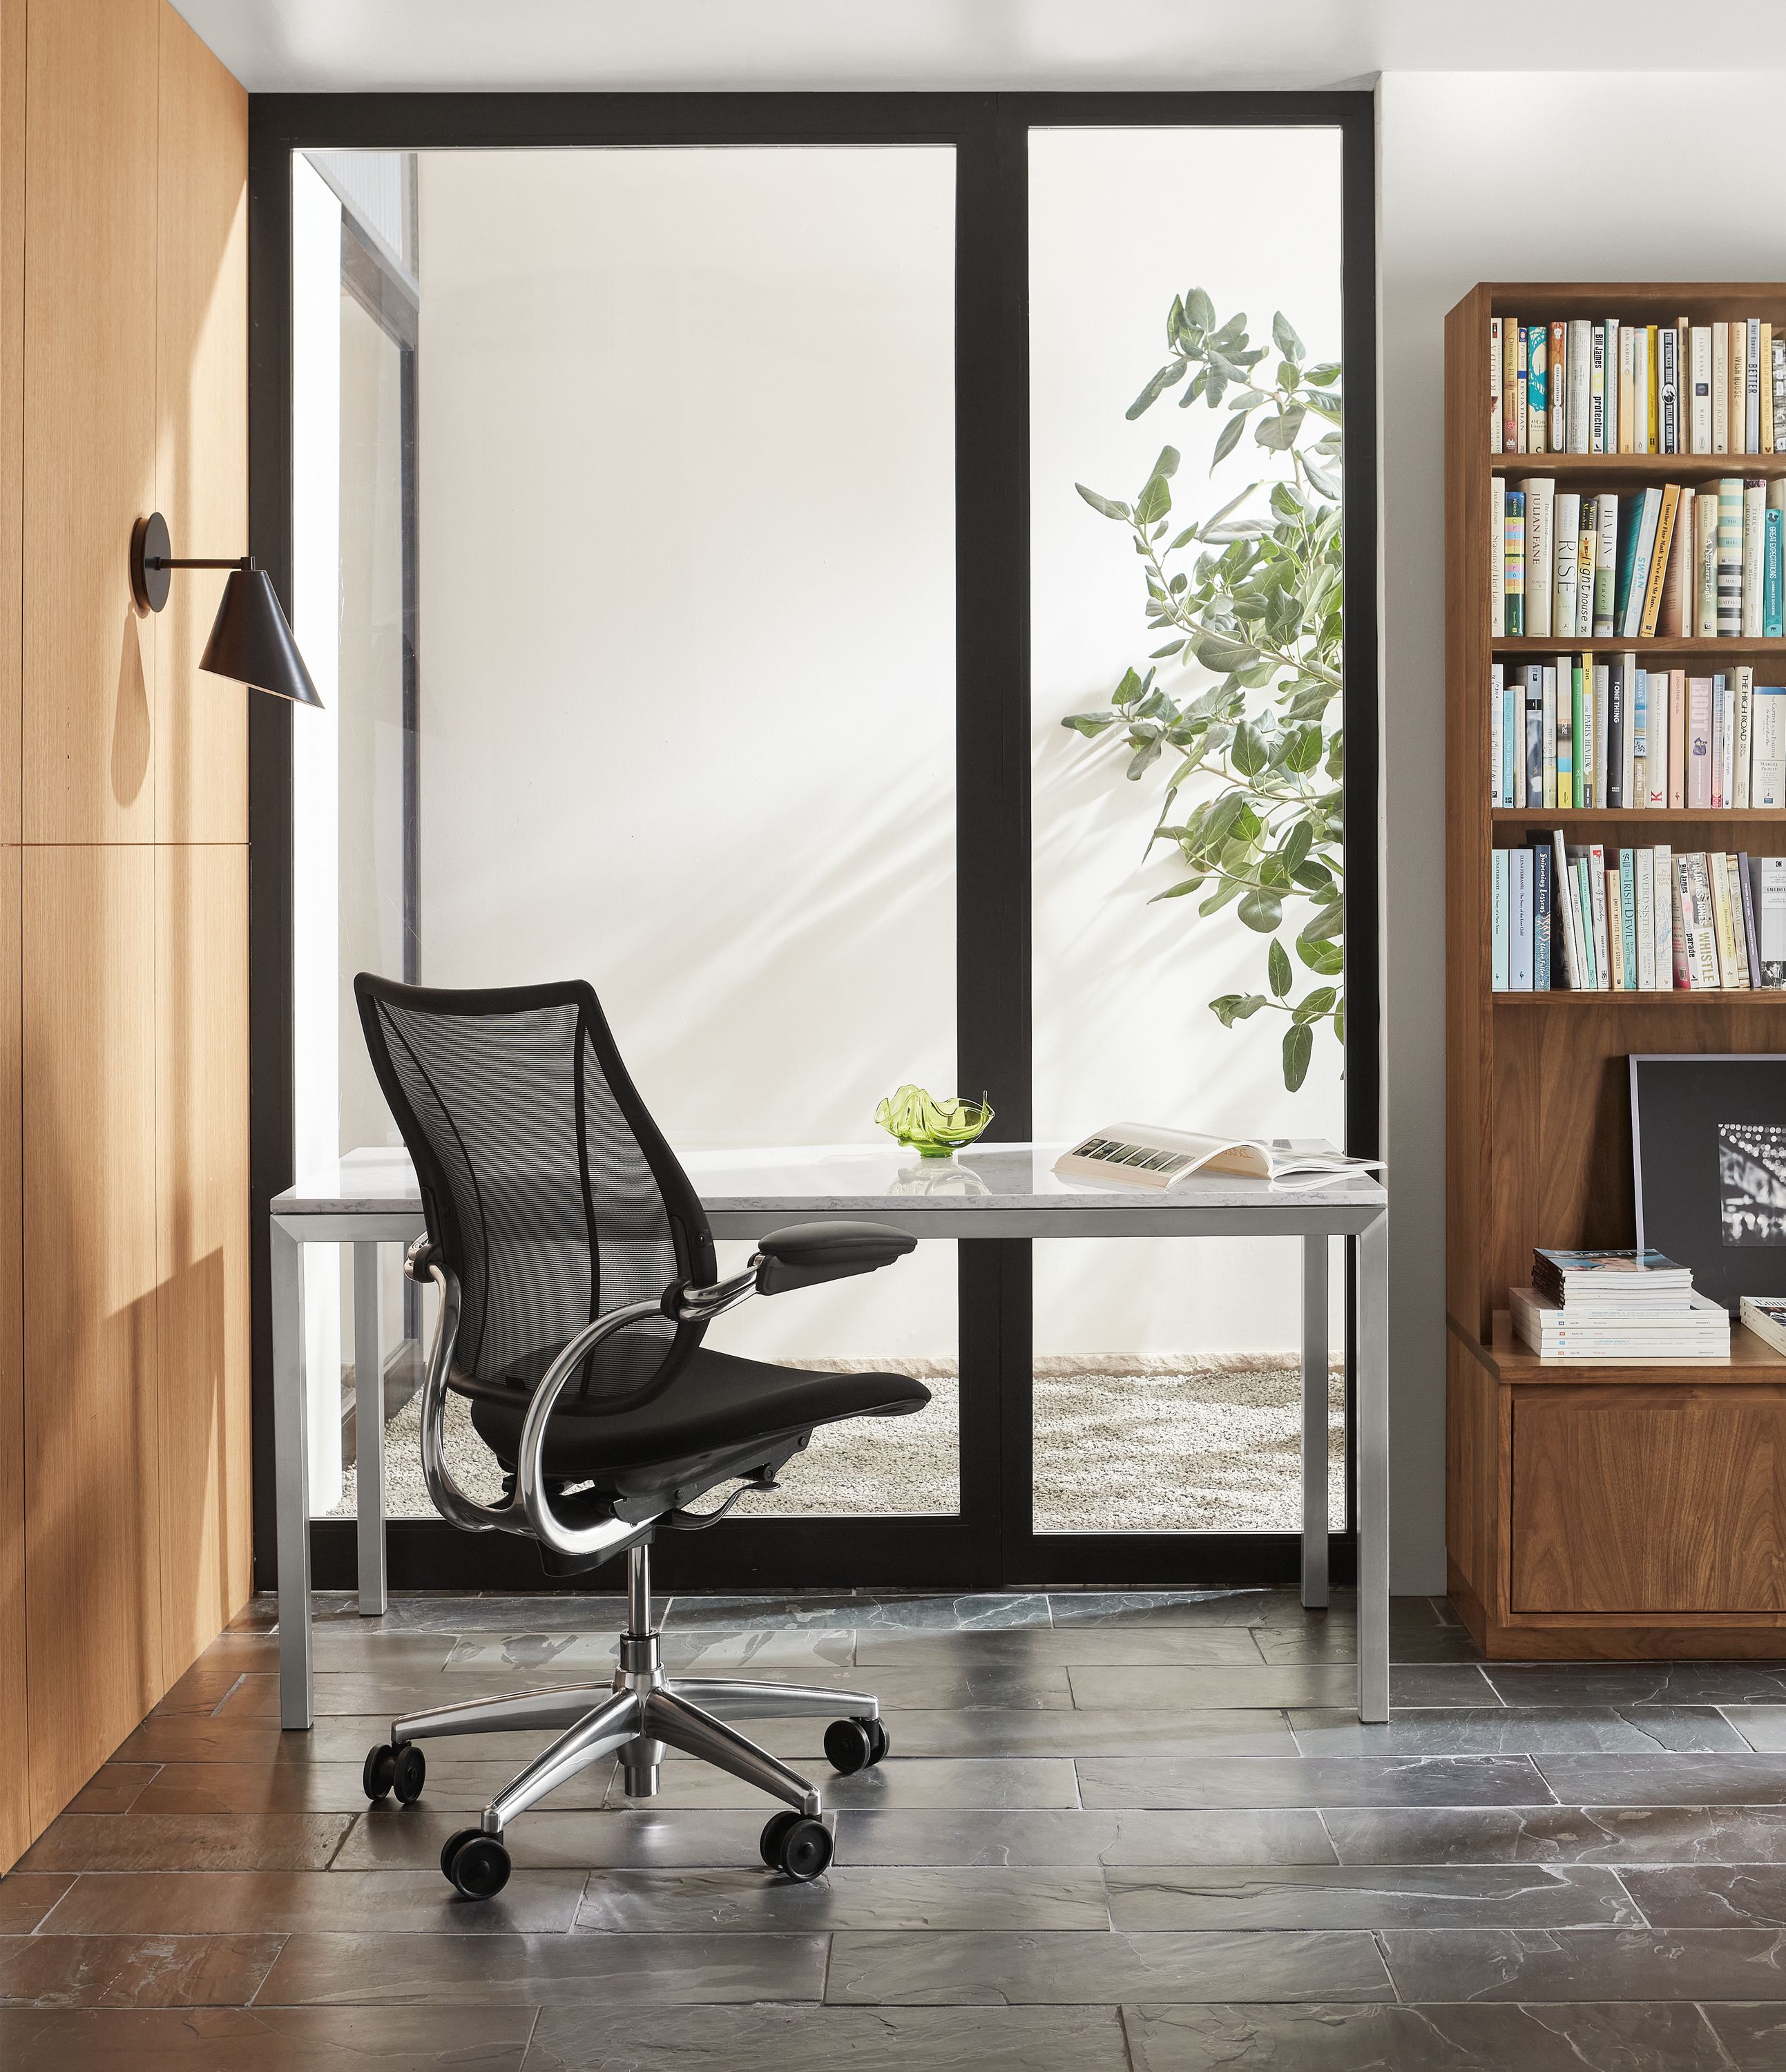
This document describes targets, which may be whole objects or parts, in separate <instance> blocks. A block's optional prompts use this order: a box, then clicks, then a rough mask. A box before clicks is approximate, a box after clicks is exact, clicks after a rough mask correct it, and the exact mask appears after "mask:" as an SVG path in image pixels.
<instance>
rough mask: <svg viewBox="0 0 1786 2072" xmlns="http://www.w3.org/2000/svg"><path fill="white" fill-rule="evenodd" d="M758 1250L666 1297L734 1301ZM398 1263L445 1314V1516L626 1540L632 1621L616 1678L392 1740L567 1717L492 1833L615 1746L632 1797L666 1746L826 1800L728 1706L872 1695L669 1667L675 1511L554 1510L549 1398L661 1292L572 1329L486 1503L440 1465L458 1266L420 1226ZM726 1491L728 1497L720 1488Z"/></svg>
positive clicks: (427, 1720) (806, 1811)
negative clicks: (665, 1614) (669, 1542)
mask: <svg viewBox="0 0 1786 2072" xmlns="http://www.w3.org/2000/svg"><path fill="white" fill-rule="evenodd" d="M765 1264H766V1260H765V1256H764V1255H763V1254H762V1252H758V1253H757V1254H755V1255H754V1256H753V1257H752V1259H751V1260H750V1262H749V1264H748V1265H747V1266H746V1267H745V1270H744V1271H743V1272H741V1273H739V1274H737V1275H735V1276H733V1278H732V1279H731V1280H729V1281H716V1282H715V1283H714V1284H713V1285H712V1286H711V1287H708V1288H688V1287H684V1288H683V1289H680V1292H679V1293H676V1295H675V1297H674V1301H673V1305H672V1306H673V1313H674V1315H675V1320H676V1321H677V1322H680V1323H697V1322H701V1323H704V1322H706V1321H707V1320H708V1318H713V1317H717V1316H720V1315H721V1314H722V1313H724V1312H725V1311H726V1310H728V1309H736V1308H737V1305H739V1304H740V1303H741V1302H744V1301H748V1300H749V1297H751V1296H753V1295H754V1294H755V1293H757V1292H758V1288H757V1282H758V1273H759V1272H760V1270H761V1269H762V1267H763V1266H764V1265H765ZM404 1272H406V1273H408V1274H409V1277H410V1278H411V1279H412V1280H413V1281H424V1280H431V1281H433V1283H434V1285H435V1286H436V1287H437V1289H439V1290H440V1297H441V1313H440V1324H439V1327H438V1329H437V1330H436V1332H435V1334H434V1342H433V1347H432V1348H431V1350H430V1351H429V1359H428V1371H427V1374H426V1376H425V1379H424V1380H423V1383H422V1398H421V1461H422V1472H423V1474H424V1477H425V1479H426V1482H427V1484H428V1490H429V1495H430V1496H432V1497H433V1500H434V1502H435V1503H436V1504H437V1506H438V1507H439V1509H440V1511H441V1515H442V1516H443V1517H445V1518H448V1519H450V1520H451V1521H452V1522H453V1523H454V1524H455V1525H457V1526H459V1527H462V1528H463V1529H464V1530H465V1531H469V1532H515V1533H519V1534H521V1535H523V1536H525V1537H526V1538H528V1539H532V1540H538V1541H539V1542H540V1544H541V1545H542V1546H545V1547H549V1548H552V1549H553V1551H554V1552H556V1553H559V1554H561V1555H566V1556H573V1557H576V1556H584V1557H587V1556H597V1557H600V1556H609V1555H614V1554H618V1553H620V1552H622V1551H624V1552H625V1553H626V1631H625V1632H624V1633H622V1634H621V1636H620V1659H619V1664H618V1667H617V1668H616V1669H615V1671H614V1677H613V1680H612V1682H611V1683H606V1684H597V1683H589V1684H573V1685H569V1686H566V1687H564V1688H558V1689H553V1690H546V1691H518V1692H511V1693H509V1694H507V1695H505V1696H500V1697H493V1698H474V1699H471V1700H468V1701H467V1702H466V1703H465V1704H458V1705H441V1706H437V1707H436V1708H434V1709H433V1710H432V1711H429V1712H415V1713H412V1714H410V1715H409V1716H408V1717H406V1718H403V1719H398V1720H392V1723H391V1745H392V1747H393V1748H395V1749H400V1748H402V1747H403V1746H404V1745H405V1744H406V1743H408V1742H410V1741H424V1740H430V1739H433V1737H436V1736H442V1735H447V1734H486V1733H503V1732H505V1731H506V1732H515V1731H519V1732H523V1733H524V1732H526V1731H528V1729H535V1728H552V1727H557V1728H561V1729H563V1732H561V1733H560V1735H559V1737H558V1738H557V1739H556V1741H553V1742H552V1744H551V1745H549V1746H548V1747H547V1748H545V1749H543V1750H542V1751H541V1752H540V1754H538V1755H537V1756H536V1757H534V1759H533V1761H532V1762H530V1763H529V1764H528V1766H527V1767H526V1769H524V1770H522V1771H521V1772H520V1774H519V1775H518V1776H517V1777H516V1778H515V1779H514V1780H513V1782H511V1783H509V1784H507V1785H506V1786H504V1787H503V1790H500V1791H499V1792H498V1793H497V1794H496V1795H495V1798H494V1799H491V1802H490V1803H489V1804H488V1805H487V1807H485V1808H484V1809H483V1813H482V1819H481V1820H480V1822H479V1825H480V1827H481V1828H482V1831H483V1832H484V1833H485V1834H486V1835H488V1836H492V1837H493V1838H495V1839H496V1840H500V1839H501V1837H502V1834H503V1829H504V1828H505V1827H507V1825H508V1823H509V1822H510V1821H511V1820H512V1819H515V1816H516V1815H517V1814H520V1813H524V1812H525V1811H527V1809H528V1807H530V1806H534V1805H536V1804H537V1803H539V1802H540V1799H544V1797H545V1796H546V1795H547V1794H548V1793H549V1792H552V1791H554V1790H556V1789H557V1788H558V1786H560V1785H561V1784H563V1783H564V1782H565V1781H566V1780H567V1779H568V1778H572V1777H574V1776H575V1775H576V1774H577V1772H578V1771H579V1770H585V1769H587V1768H588V1767H589V1765H590V1764H591V1763H594V1762H600V1761H601V1760H602V1758H603V1757H608V1756H614V1755H618V1757H619V1758H620V1762H621V1768H622V1774H623V1777H624V1780H625V1787H626V1794H627V1796H628V1797H629V1798H632V1799H647V1798H650V1797H651V1795H652V1794H654V1793H655V1791H656V1790H657V1788H658V1767H659V1764H660V1763H661V1762H663V1752H664V1750H665V1749H667V1748H668V1749H676V1750H677V1751H678V1752H679V1753H682V1754H684V1755H692V1756H695V1757H699V1758H700V1761H701V1762H708V1763H711V1764H712V1765H713V1766H714V1767H715V1768H716V1769H717V1770H725V1771H728V1772H729V1774H731V1775H733V1777H737V1778H742V1779H743V1780H744V1781H745V1782H746V1783H747V1784H753V1785H755V1786H757V1787H758V1789H759V1790H763V1791H766V1792H767V1793H769V1794H770V1796H771V1797H773V1798H776V1799H781V1800H782V1801H783V1802H784V1803H786V1805H788V1806H790V1807H792V1808H793V1809H794V1811H795V1812H796V1813H798V1814H800V1815H806V1816H809V1817H813V1818H816V1817H818V1815H819V1814H820V1813H821V1812H822V1811H823V1807H822V1804H821V1801H820V1794H819V1790H818V1789H817V1787H816V1786H814V1785H812V1784H811V1783H809V1782H807V1779H806V1778H803V1777H802V1776H800V1775H799V1774H797V1773H796V1772H795V1771H794V1770H790V1769H789V1768H788V1766H787V1765H786V1763H784V1762H779V1761H778V1759H777V1758H776V1757H774V1756H773V1755H771V1754H770V1753H769V1751H768V1750H767V1749H762V1748H759V1747H758V1745H757V1744H756V1743H755V1742H754V1741H749V1740H748V1739H746V1737H745V1736H744V1735H742V1734H741V1733H737V1731H736V1729H733V1728H732V1727H729V1726H728V1725H726V1716H727V1715H728V1714H729V1715H730V1716H732V1717H733V1718H735V1719H758V1720H761V1719H795V1718H811V1717H815V1716H827V1715H828V1716H833V1717H836V1716H843V1717H845V1718H850V1719H856V1720H863V1721H868V1720H878V1719H879V1718H880V1716H881V1708H880V1705H879V1704H878V1703H877V1700H875V1699H874V1698H873V1697H872V1696H868V1695H867V1694H866V1693H864V1692H860V1691H837V1690H828V1689H826V1688H823V1687H822V1686H819V1685H813V1684H792V1683H757V1682H752V1681H750V1680H749V1679H745V1678H742V1677H723V1678H721V1677H711V1676H677V1677H667V1676H666V1675H664V1672H663V1649H662V1645H661V1638H660V1635H659V1632H658V1630H657V1628H656V1627H655V1626H653V1624H652V1623H651V1550H650V1545H649V1542H650V1540H651V1534H652V1533H653V1531H655V1529H656V1527H658V1526H659V1525H660V1524H662V1523H664V1522H665V1520H666V1519H667V1518H669V1517H670V1516H671V1515H672V1514H671V1511H670V1510H669V1509H668V1507H666V1508H665V1509H664V1510H663V1511H657V1512H654V1513H653V1514H652V1515H650V1516H648V1517H646V1518H643V1519H622V1518H618V1517H614V1518H608V1519H601V1520H598V1521H597V1523H594V1524H593V1525H589V1526H584V1527H576V1526H573V1525H570V1524H569V1523H567V1522H566V1521H565V1519H562V1518H560V1516H559V1515H557V1513H556V1512H555V1511H554V1510H553V1509H552V1497H551V1493H550V1490H548V1486H547V1481H546V1475H545V1469H544V1457H545V1442H546V1428H547V1426H548V1424H549V1422H550V1420H551V1417H552V1408H553V1406H554V1405H555V1404H556V1402H557V1400H558V1398H559V1396H560V1395H561V1394H562V1393H563V1392H564V1390H565V1386H566V1384H567V1383H569V1380H570V1379H571V1376H572V1375H573V1374H574V1373H575V1372H576V1371H577V1367H579V1366H580V1365H581V1363H582V1361H583V1359H585V1356H586V1355H588V1354H589V1352H590V1351H591V1350H593V1348H594V1347H595V1346H598V1345H599V1344H600V1343H601V1341H602V1340H603V1339H604V1338H608V1337H610V1336H611V1335H612V1334H614V1332H616V1331H620V1330H625V1329H626V1326H628V1325H629V1324H634V1323H638V1322H642V1321H643V1319H644V1318H647V1317H656V1316H663V1315H664V1314H666V1313H670V1312H667V1310H666V1308H665V1305H664V1303H663V1302H662V1301H652V1302H632V1303H628V1304H626V1305H625V1306H624V1307H622V1308H620V1309H610V1310H607V1311H606V1312H605V1313H603V1314H602V1315H601V1316H599V1317H597V1318H595V1319H594V1321H593V1322H591V1323H589V1324H588V1325H586V1326H585V1327H584V1328H583V1330H581V1331H579V1332H578V1333H577V1336H576V1337H575V1338H572V1339H571V1340H570V1342H569V1343H568V1344H567V1345H566V1346H565V1349H564V1350H563V1351H562V1352H560V1354H559V1355H558V1357H557V1358H556V1359H555V1360H554V1361H553V1362H552V1365H551V1367H548V1369H547V1371H546V1373H545V1375H544V1379H542V1380H541V1382H540V1386H539V1387H538V1388H536V1390H535V1391H534V1393H533V1396H532V1400H531V1401H530V1402H529V1404H528V1413H527V1417H526V1420H525V1422H524V1423H523V1426H522V1431H521V1444H520V1449H519V1458H518V1459H517V1460H516V1461H515V1492H514V1494H513V1495H512V1496H511V1498H510V1499H509V1500H508V1502H507V1503H505V1504H502V1505H491V1504H484V1503H478V1501H477V1500H476V1499H475V1498H472V1497H469V1496H467V1495H466V1493H465V1492H464V1490H462V1489H461V1488H460V1487H459V1486H458V1483H457V1482H454V1479H453V1477H452V1474H451V1471H450V1469H449V1468H448V1466H447V1464H446V1445H445V1434H446V1421H445V1420H446V1396H447V1376H448V1374H449V1373H450V1371H451V1367H452V1363H453V1352H454V1345H455V1342H456V1341H457V1339H458V1329H459V1309H460V1296H459V1284H458V1276H456V1275H454V1273H453V1272H451V1271H450V1268H447V1267H445V1265H443V1264H441V1260H440V1258H439V1256H438V1255H437V1252H436V1251H435V1248H434V1247H433V1244H431V1243H430V1242H429V1239H427V1238H425V1237H422V1238H418V1239H417V1240H416V1242H415V1243H414V1244H413V1245H411V1246H410V1248H409V1254H408V1256H407V1258H406V1259H405V1260H404ZM740 1494H741V1492H740ZM731 1501H735V1498H734V1499H729V1500H728V1502H731ZM721 1508H725V1507H723V1506H722V1507H721ZM708 1515H717V1514H716V1513H713V1514H708ZM690 1522H694V1521H692V1520H691V1521H690Z"/></svg>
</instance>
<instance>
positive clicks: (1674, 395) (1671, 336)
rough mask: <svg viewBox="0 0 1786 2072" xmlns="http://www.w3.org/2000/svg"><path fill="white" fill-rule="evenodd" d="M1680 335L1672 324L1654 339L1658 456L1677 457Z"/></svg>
mask: <svg viewBox="0 0 1786 2072" xmlns="http://www.w3.org/2000/svg"><path fill="white" fill-rule="evenodd" d="M1679 343H1680V334H1679V333H1678V332H1677V331H1676V330H1675V328H1674V327H1673V325H1672V324H1665V325H1663V326H1662V327H1661V329H1660V330H1659V331H1658V332H1657V339H1656V351H1657V370H1656V426H1657V434H1658V436H1657V443H1656V450H1657V452H1658V453H1665V454H1677V453H1678V452H1679V451H1680V450H1681V415H1680V413H1681V370H1680V368H1679V365H1678V364H1677V360H1676V355H1677V352H1678V350H1679Z"/></svg>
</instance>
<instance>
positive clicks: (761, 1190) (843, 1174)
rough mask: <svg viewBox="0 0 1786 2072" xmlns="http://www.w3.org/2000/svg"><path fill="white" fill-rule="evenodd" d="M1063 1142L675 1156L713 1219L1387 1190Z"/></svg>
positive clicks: (398, 1198)
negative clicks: (1244, 1172) (1154, 1180)
mask: <svg viewBox="0 0 1786 2072" xmlns="http://www.w3.org/2000/svg"><path fill="white" fill-rule="evenodd" d="M1065 1149H1067V1146H1066V1145H1065V1144H1042V1145H1030V1144H994V1145H984V1146H982V1147H980V1148H979V1149H975V1150H970V1151H964V1152H961V1153H958V1154H957V1155H956V1156H955V1157H953V1158H948V1159H940V1158H920V1157H918V1155H917V1154H916V1153H908V1152H904V1151H901V1150H900V1149H898V1148H897V1146H896V1145H879V1144H827V1145H794V1146H787V1147H782V1146H767V1147H764V1148H761V1149H757V1148H751V1149H715V1150H686V1151H679V1152H678V1153H677V1154H676V1155H677V1157H679V1158H680V1160H681V1161H682V1165H683V1170H684V1171H685V1172H686V1173H687V1174H688V1178H689V1179H690V1180H691V1181H692V1183H693V1185H694V1187H695V1190H696V1193H697V1194H699V1195H700V1198H701V1202H702V1204H703V1206H704V1207H705V1208H706V1210H707V1212H708V1215H712V1216H725V1217H728V1218H735V1217H741V1216H758V1215H763V1216H786V1217H788V1218H795V1217H798V1216H799V1215H803V1214H804V1215H812V1214H813V1213H815V1211H823V1212H824V1213H826V1214H828V1215H845V1214H860V1215H872V1214H874V1213H875V1212H876V1211H881V1212H883V1213H885V1212H888V1211H897V1215H898V1217H899V1219H900V1220H901V1222H904V1221H905V1219H907V1218H908V1217H910V1218H913V1219H918V1218H921V1217H922V1216H923V1215H925V1213H926V1211H927V1210H928V1211H931V1212H934V1213H938V1214H947V1215H949V1216H950V1219H951V1220H952V1219H954V1218H955V1217H959V1216H961V1215H971V1214H972V1213H974V1212H975V1211H986V1212H993V1213H998V1214H1000V1215H1012V1214H1021V1215H1030V1216H1034V1217H1036V1218H1037V1219H1038V1220H1040V1219H1043V1218H1045V1217H1046V1216H1048V1215H1049V1214H1051V1213H1058V1212H1061V1211H1065V1212H1066V1213H1068V1214H1070V1215H1075V1216H1077V1215H1083V1214H1086V1213H1088V1212H1090V1213H1098V1212H1100V1211H1104V1210H1106V1209H1107V1210H1108V1211H1111V1212H1112V1213H1113V1214H1115V1215H1117V1216H1118V1217H1119V1218H1120V1217H1121V1215H1122V1212H1123V1211H1130V1212H1134V1211H1144V1212H1146V1213H1147V1215H1148V1216H1149V1218H1150V1219H1152V1217H1155V1216H1158V1217H1160V1218H1162V1219H1164V1220H1166V1221H1171V1220H1174V1219H1176V1218H1178V1217H1180V1216H1182V1217H1185V1219H1187V1220H1189V1219H1191V1218H1193V1217H1194V1216H1195V1215H1197V1213H1198V1212H1200V1211H1221V1210H1251V1211H1261V1210H1263V1211H1274V1210H1275V1211H1279V1213H1281V1214H1282V1215H1283V1221H1284V1223H1285V1224H1286V1226H1287V1227H1294V1225H1295V1212H1296V1211H1298V1210H1300V1209H1317V1208H1322V1209H1339V1210H1349V1211H1365V1212H1367V1214H1368V1212H1369V1211H1374V1210H1380V1209H1382V1207H1384V1206H1386V1203H1387V1202H1388V1198H1389V1197H1388V1195H1387V1194H1386V1192H1385V1190H1384V1189H1383V1187H1382V1185H1381V1183H1380V1182H1377V1181H1376V1180H1373V1179H1370V1178H1365V1177H1364V1176H1362V1175H1353V1176H1348V1177H1347V1178H1345V1179H1343V1180H1341V1181H1338V1182H1336V1183H1335V1184H1334V1185H1333V1186H1328V1187H1309V1188H1288V1187H1276V1186H1272V1185H1271V1183H1270V1182H1268V1181H1264V1180H1249V1179H1244V1178H1237V1177H1235V1176H1234V1175H1232V1174H1208V1175H1205V1174H1193V1176H1192V1177H1191V1178H1190V1179H1189V1180H1187V1181H1185V1182H1181V1183H1180V1185H1179V1186H1176V1187H1172V1188H1167V1189H1164V1190H1160V1189H1156V1188H1152V1187H1132V1186H1122V1185H1121V1184H1120V1183H1115V1184H1111V1185H1109V1186H1097V1185H1095V1184H1094V1183H1091V1182H1081V1181H1074V1180H1063V1179H1061V1178H1059V1177H1058V1176H1057V1174H1055V1173H1054V1171H1053V1164H1054V1161H1055V1160H1056V1159H1057V1157H1059V1156H1060V1154H1061V1152H1062V1151H1064V1150H1065ZM420 1210H421V1197H420V1194H418V1192H417V1186H416V1176H415V1169H414V1168H413V1165H411V1164H410V1161H409V1153H408V1152H407V1151H405V1150H404V1148H403V1147H402V1145H367V1146H366V1147H364V1148H363V1149H359V1150H357V1151H350V1152H348V1153H346V1154H345V1155H344V1156H343V1157H341V1158H339V1160H337V1161H335V1164H334V1165H325V1166H323V1167H322V1168H320V1169H319V1170H318V1171H316V1172H314V1173H312V1174H307V1175H306V1178H304V1179H303V1180H302V1182H299V1184H298V1186H294V1187H288V1188H287V1189H286V1190H285V1192H284V1193H283V1194H280V1195H278V1196H277V1197H276V1198H275V1199H274V1200H273V1204H272V1211H273V1215H276V1216H294V1217H298V1216H352V1215H365V1216H374V1215H391V1216H400V1215H404V1214H407V1213H416V1214H418V1215H419V1212H420Z"/></svg>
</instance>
